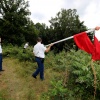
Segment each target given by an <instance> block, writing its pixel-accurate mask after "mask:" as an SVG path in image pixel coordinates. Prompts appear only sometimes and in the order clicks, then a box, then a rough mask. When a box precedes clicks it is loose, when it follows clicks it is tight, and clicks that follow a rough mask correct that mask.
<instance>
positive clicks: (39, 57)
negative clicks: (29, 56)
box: [35, 56, 44, 59]
mask: <svg viewBox="0 0 100 100" xmlns="http://www.w3.org/2000/svg"><path fill="white" fill-rule="evenodd" d="M35 57H36V56H35ZM36 58H40V59H44V58H41V57H36Z"/></svg>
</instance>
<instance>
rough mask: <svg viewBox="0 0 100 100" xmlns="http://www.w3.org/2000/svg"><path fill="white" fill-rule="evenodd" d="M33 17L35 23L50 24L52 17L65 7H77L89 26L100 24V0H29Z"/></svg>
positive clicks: (82, 18) (81, 17)
mask: <svg viewBox="0 0 100 100" xmlns="http://www.w3.org/2000/svg"><path fill="white" fill-rule="evenodd" d="M28 1H29V4H30V7H29V9H30V11H31V19H32V20H33V22H34V23H37V22H40V23H45V24H46V25H49V20H50V19H51V17H55V16H56V14H57V13H58V12H59V11H61V8H64V9H69V8H71V9H77V14H78V15H79V16H80V20H81V21H84V24H85V25H86V26H87V27H88V28H94V27H95V26H100V20H99V19H100V12H99V9H100V6H99V4H100V0H28Z"/></svg>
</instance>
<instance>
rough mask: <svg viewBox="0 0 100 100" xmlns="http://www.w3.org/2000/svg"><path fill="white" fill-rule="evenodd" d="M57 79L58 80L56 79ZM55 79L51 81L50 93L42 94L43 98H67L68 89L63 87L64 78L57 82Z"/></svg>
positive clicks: (45, 99) (47, 99)
mask: <svg viewBox="0 0 100 100" xmlns="http://www.w3.org/2000/svg"><path fill="white" fill-rule="evenodd" d="M56 81H57V80H56ZM56 81H55V80H53V81H51V89H49V90H48V91H49V92H48V93H44V94H43V95H42V99H41V100H66V99H67V98H66V97H67V89H66V88H64V87H63V85H62V80H59V81H57V82H56Z"/></svg>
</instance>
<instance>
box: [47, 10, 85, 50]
mask: <svg viewBox="0 0 100 100" xmlns="http://www.w3.org/2000/svg"><path fill="white" fill-rule="evenodd" d="M50 23H51V25H50V28H51V31H52V32H51V34H50V35H49V36H50V37H52V38H51V39H52V41H51V42H55V41H58V40H61V39H64V38H67V37H69V36H72V35H75V34H76V33H79V32H82V31H85V30H86V27H85V26H84V22H81V21H80V20H79V16H78V15H77V10H76V9H68V10H66V9H61V11H59V12H58V13H57V15H56V17H55V18H51V20H50ZM50 37H49V38H50ZM73 44H74V42H73V40H72V39H71V40H68V41H67V42H66V41H65V42H62V43H59V44H56V46H55V47H56V50H58V51H59V50H63V49H66V50H67V48H66V45H69V47H70V48H72V46H73Z"/></svg>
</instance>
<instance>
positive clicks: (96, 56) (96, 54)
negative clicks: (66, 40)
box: [74, 32, 100, 60]
mask: <svg viewBox="0 0 100 100" xmlns="http://www.w3.org/2000/svg"><path fill="white" fill-rule="evenodd" d="M74 41H75V43H76V45H77V46H78V47H79V48H80V49H82V50H84V51H86V52H87V53H89V54H91V55H92V59H93V60H100V42H99V41H98V39H97V38H96V37H95V36H94V44H93V43H92V42H91V40H90V39H89V37H88V35H87V33H86V32H82V33H79V34H76V35H74Z"/></svg>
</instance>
